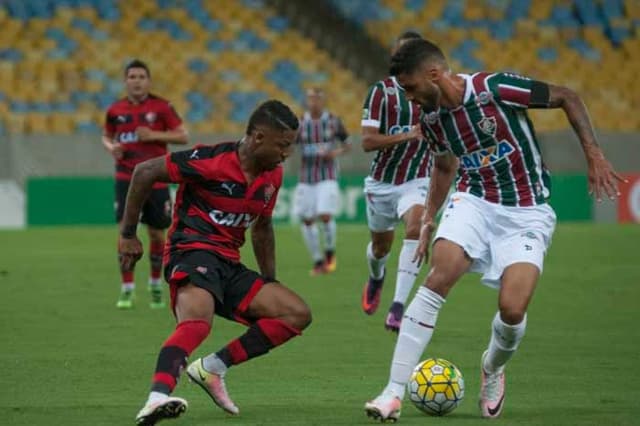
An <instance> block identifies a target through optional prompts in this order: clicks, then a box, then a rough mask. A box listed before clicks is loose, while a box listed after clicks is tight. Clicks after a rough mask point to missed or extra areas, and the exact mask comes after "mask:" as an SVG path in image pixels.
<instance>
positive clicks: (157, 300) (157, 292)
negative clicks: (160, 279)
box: [149, 285, 167, 309]
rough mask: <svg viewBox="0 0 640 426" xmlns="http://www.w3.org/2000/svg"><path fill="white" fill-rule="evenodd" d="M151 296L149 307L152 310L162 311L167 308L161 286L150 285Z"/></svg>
mask: <svg viewBox="0 0 640 426" xmlns="http://www.w3.org/2000/svg"><path fill="white" fill-rule="evenodd" d="M149 294H150V295H151V302H149V306H150V307H151V309H162V308H164V307H165V306H167V305H165V303H164V300H162V287H161V286H159V285H150V286H149Z"/></svg>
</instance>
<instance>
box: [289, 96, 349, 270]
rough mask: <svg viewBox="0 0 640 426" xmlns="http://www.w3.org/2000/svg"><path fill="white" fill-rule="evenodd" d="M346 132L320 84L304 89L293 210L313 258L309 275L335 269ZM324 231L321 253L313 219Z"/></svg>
mask: <svg viewBox="0 0 640 426" xmlns="http://www.w3.org/2000/svg"><path fill="white" fill-rule="evenodd" d="M348 137H349V135H348V134H347V131H346V129H345V127H344V125H343V124H342V120H341V119H340V117H338V116H336V115H334V114H332V113H331V112H329V111H328V110H326V109H325V93H324V91H323V90H322V89H320V88H317V87H315V88H311V89H308V90H307V111H305V112H304V114H303V116H302V118H301V120H300V129H299V131H298V140H297V144H298V145H299V147H300V152H301V155H302V161H301V164H300V172H299V174H298V185H297V186H296V189H295V193H294V202H293V209H294V214H295V215H296V216H298V217H299V218H300V220H301V221H302V225H301V229H302V236H303V237H304V242H305V244H306V245H307V249H309V253H310V254H311V258H312V259H313V269H312V270H311V274H312V275H318V274H323V273H325V272H333V271H335V269H336V264H337V262H336V253H335V251H336V221H335V219H334V215H335V214H336V212H337V208H338V205H339V203H340V189H339V187H338V159H337V157H339V156H340V155H342V154H344V153H346V152H348V151H349V150H350V149H351V145H350V144H349V142H348V141H347V138H348ZM317 219H319V220H320V222H321V229H322V234H323V235H324V256H323V254H322V251H321V249H320V238H319V232H318V228H317V227H316V220H317Z"/></svg>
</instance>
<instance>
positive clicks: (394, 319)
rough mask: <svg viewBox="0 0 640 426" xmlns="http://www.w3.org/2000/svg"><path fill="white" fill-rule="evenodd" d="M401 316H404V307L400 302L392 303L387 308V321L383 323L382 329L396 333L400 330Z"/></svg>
mask: <svg viewBox="0 0 640 426" xmlns="http://www.w3.org/2000/svg"><path fill="white" fill-rule="evenodd" d="M402 314H404V305H403V304H402V303H400V302H393V303H392V304H391V307H390V308H389V313H388V314H387V319H386V320H385V321H384V328H385V329H387V330H389V331H392V332H394V333H397V332H398V331H399V330H400V323H401V322H402Z"/></svg>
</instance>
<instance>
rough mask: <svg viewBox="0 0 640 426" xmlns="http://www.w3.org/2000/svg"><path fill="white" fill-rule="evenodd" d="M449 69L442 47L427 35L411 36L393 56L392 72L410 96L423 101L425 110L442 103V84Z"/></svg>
mask: <svg viewBox="0 0 640 426" xmlns="http://www.w3.org/2000/svg"><path fill="white" fill-rule="evenodd" d="M448 72H449V65H448V64H447V59H446V57H445V56H444V53H442V50H440V48H439V47H438V46H436V45H435V44H433V43H431V42H430V41H427V40H424V39H415V40H409V41H407V42H406V43H404V44H403V45H402V46H400V48H399V49H398V51H397V52H396V53H395V54H394V55H393V56H392V57H391V67H390V69H389V73H390V74H391V75H393V76H395V77H396V78H397V80H398V83H399V84H400V86H402V87H403V88H404V90H405V92H406V95H407V98H408V99H409V100H413V101H414V102H417V103H419V104H420V105H421V106H422V108H423V109H424V110H425V111H433V110H435V109H436V108H437V107H438V105H439V103H440V87H439V84H440V82H441V79H442V77H443V75H444V74H445V73H448Z"/></svg>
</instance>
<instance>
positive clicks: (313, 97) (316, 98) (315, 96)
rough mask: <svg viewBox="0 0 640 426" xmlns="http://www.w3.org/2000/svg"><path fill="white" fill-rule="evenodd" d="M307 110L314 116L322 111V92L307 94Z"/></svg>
mask: <svg viewBox="0 0 640 426" xmlns="http://www.w3.org/2000/svg"><path fill="white" fill-rule="evenodd" d="M307 108H309V111H311V112H312V113H314V114H316V113H319V112H322V110H323V109H324V95H323V94H322V92H315V91H314V92H307Z"/></svg>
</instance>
